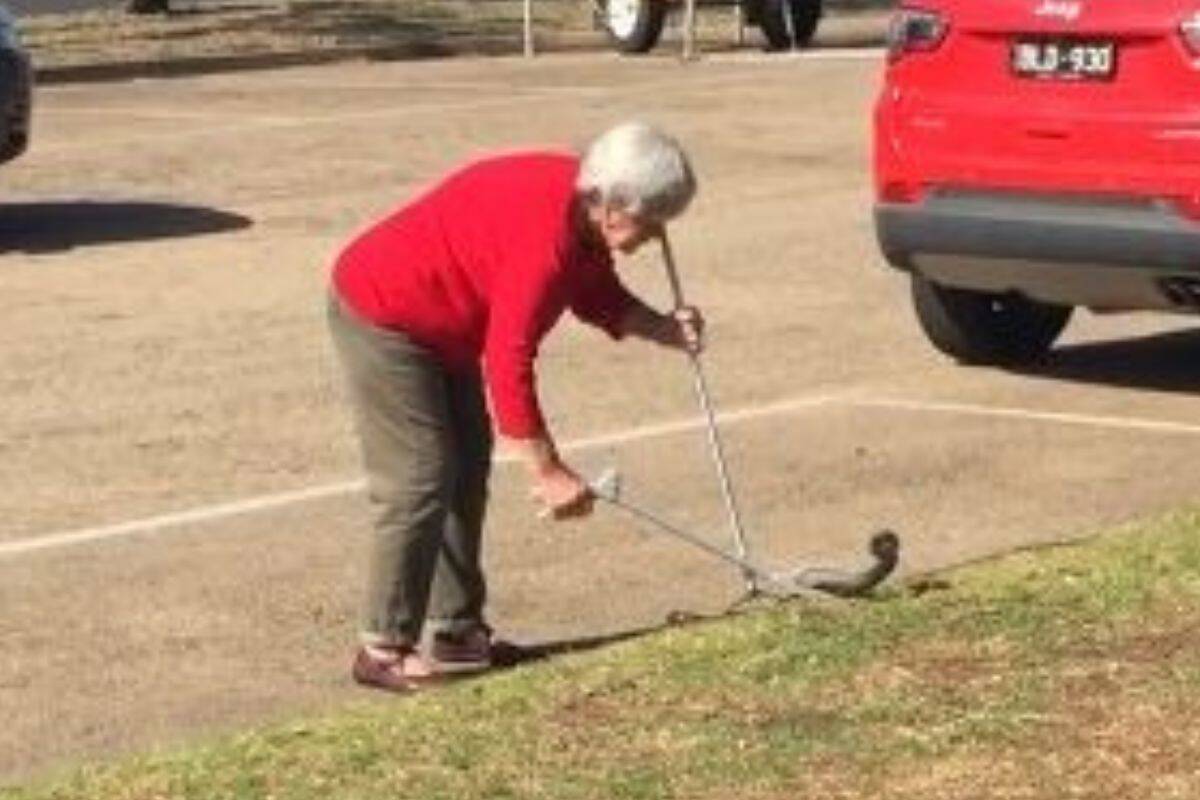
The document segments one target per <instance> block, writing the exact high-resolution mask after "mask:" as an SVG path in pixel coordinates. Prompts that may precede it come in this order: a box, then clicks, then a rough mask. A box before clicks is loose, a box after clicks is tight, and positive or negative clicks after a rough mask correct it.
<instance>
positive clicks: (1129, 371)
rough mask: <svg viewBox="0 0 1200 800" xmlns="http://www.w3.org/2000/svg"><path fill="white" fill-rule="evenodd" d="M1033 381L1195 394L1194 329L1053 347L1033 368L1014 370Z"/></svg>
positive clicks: (1199, 382)
mask: <svg viewBox="0 0 1200 800" xmlns="http://www.w3.org/2000/svg"><path fill="white" fill-rule="evenodd" d="M1013 372H1016V373H1019V374H1021V375H1026V376H1029V377H1034V378H1047V379H1050V380H1060V381H1075V382H1078V383H1091V384H1102V385H1105V386H1125V387H1130V388H1136V389H1156V390H1159V391H1164V392H1180V393H1187V394H1196V393H1200V329H1196V330H1183V331H1172V332H1170V333H1160V334H1155V335H1153V336H1144V337H1140V338H1136V339H1123V340H1120V341H1112V342H1092V343H1088V344H1079V345H1068V346H1064V347H1058V348H1055V349H1054V350H1053V351H1051V353H1050V354H1049V355H1048V356H1047V357H1046V359H1045V360H1044V361H1042V362H1041V363H1039V364H1036V365H1033V366H1028V367H1023V368H1021V369H1014V370H1013Z"/></svg>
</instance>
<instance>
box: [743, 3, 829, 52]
mask: <svg viewBox="0 0 1200 800" xmlns="http://www.w3.org/2000/svg"><path fill="white" fill-rule="evenodd" d="M759 5H760V7H759V8H758V9H757V11H758V13H757V15H756V17H757V20H758V27H759V28H761V29H762V32H763V36H764V37H765V38H766V40H767V49H768V50H793V49H796V48H800V47H808V45H809V43H810V42H812V38H813V36H814V35H815V34H816V32H817V23H818V22H820V21H821V0H761V2H760V4H759Z"/></svg>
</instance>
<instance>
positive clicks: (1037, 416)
mask: <svg viewBox="0 0 1200 800" xmlns="http://www.w3.org/2000/svg"><path fill="white" fill-rule="evenodd" d="M844 402H845V403H846V404H847V405H851V406H857V407H859V408H887V409H892V410H896V411H922V412H929V413H937V414H965V415H970V416H978V417H1002V418H1007V419H1023V420H1030V421H1034V422H1058V423H1062V424H1064V425H1080V426H1086V427H1091V428H1111V429H1119V430H1132V431H1150V432H1154V433H1179V434H1186V435H1192V436H1195V435H1200V425H1192V424H1189V423H1186V422H1171V421H1164V420H1157V419H1143V418H1139V417H1113V416H1104V415H1098V414H1073V413H1070V412H1064V411H1040V410H1038V409H1033V408H1012V407H1004V406H988V405H976V404H972V403H939V402H936V401H928V400H905V399H901V398H887V397H876V398H868V399H863V398H846V399H845V400H844Z"/></svg>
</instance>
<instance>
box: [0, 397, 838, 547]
mask: <svg viewBox="0 0 1200 800" xmlns="http://www.w3.org/2000/svg"><path fill="white" fill-rule="evenodd" d="M842 399H844V396H842V395H812V396H807V397H796V398H792V399H789V400H783V401H780V402H778V403H770V404H767V405H762V406H754V407H750V408H744V409H739V410H737V411H731V412H728V413H725V414H721V415H719V416H718V420H719V421H720V423H721V424H723V425H729V424H733V423H737V422H745V421H747V420H753V419H759V418H762V417H768V416H772V415H777V414H791V413H796V412H798V411H803V410H805V409H809V408H817V407H819V406H823V405H827V404H829V403H834V402H837V401H838V400H842ZM704 425H705V421H704V419H703V418H701V417H690V418H687V419H680V420H669V421H666V422H660V423H655V424H653V425H641V426H638V427H635V428H629V429H626V430H624V431H616V432H613V433H606V434H600V435H598V436H590V437H586V438H583V439H577V440H574V441H571V442H567V443H566V444H564V445H562V449H563V450H567V451H578V450H586V449H589V448H595V447H607V446H611V445H614V444H622V443H626V442H633V441H638V440H641V439H650V438H654V437H658V436H670V435H672V434H677V433H684V432H687V431H692V430H696V429H698V428H701V427H704ZM513 461H514V459H513V458H511V457H505V456H501V457H498V458H497V459H496V462H497V463H500V464H509V463H512V462H513ZM364 488H365V483H364V481H361V480H357V481H342V482H339V483H330V484H325V485H322V486H311V487H308V488H306V489H297V490H294V491H290V492H278V493H275V494H268V495H260V496H258V497H249V498H246V499H243V500H235V501H233V502H229V503H221V504H218V505H210V506H202V507H200V508H194V509H189V510H187V511H181V512H178V513H174V514H164V515H161V516H156V517H149V518H147V519H140V520H132V521H130V522H121V523H116V524H113V525H102V526H99V527H94V528H83V529H80V530H74V531H65V532H62V533H51V534H44V535H38V536H32V537H28V538H24V539H18V540H16V541H12V542H4V543H0V558H6V557H14V556H19V555H23V554H27V553H32V552H35V551H39V550H51V549H57V548H63V547H70V546H73V545H82V544H87V543H90V542H99V541H103V540H106V539H117V538H121V537H125V536H132V535H135V534H141V533H161V532H165V531H169V530H173V529H174V530H179V529H182V528H184V527H186V526H188V525H192V524H196V523H206V522H213V521H215V520H220V519H226V518H229V517H236V516H242V515H245V514H253V513H256V512H261V511H270V510H274V509H277V508H284V507H287V506H292V505H297V504H300V503H306V502H309V501H312V500H320V499H323V498H327V497H337V496H340V495H345V494H352V493H354V492H359V491H362V490H363V489H364Z"/></svg>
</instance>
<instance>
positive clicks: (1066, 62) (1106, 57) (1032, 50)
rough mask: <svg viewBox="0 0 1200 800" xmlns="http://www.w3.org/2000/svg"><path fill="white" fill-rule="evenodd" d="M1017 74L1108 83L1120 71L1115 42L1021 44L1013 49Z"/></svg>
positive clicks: (1014, 68)
mask: <svg viewBox="0 0 1200 800" xmlns="http://www.w3.org/2000/svg"><path fill="white" fill-rule="evenodd" d="M1012 68H1013V71H1014V72H1015V73H1016V74H1017V75H1019V76H1021V77H1023V78H1058V79H1064V80H1108V79H1109V78H1111V77H1112V76H1113V74H1114V73H1115V72H1116V68H1117V46H1116V45H1115V44H1113V43H1112V42H1082V41H1045V40H1039V41H1018V42H1014V43H1013V46H1012Z"/></svg>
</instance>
